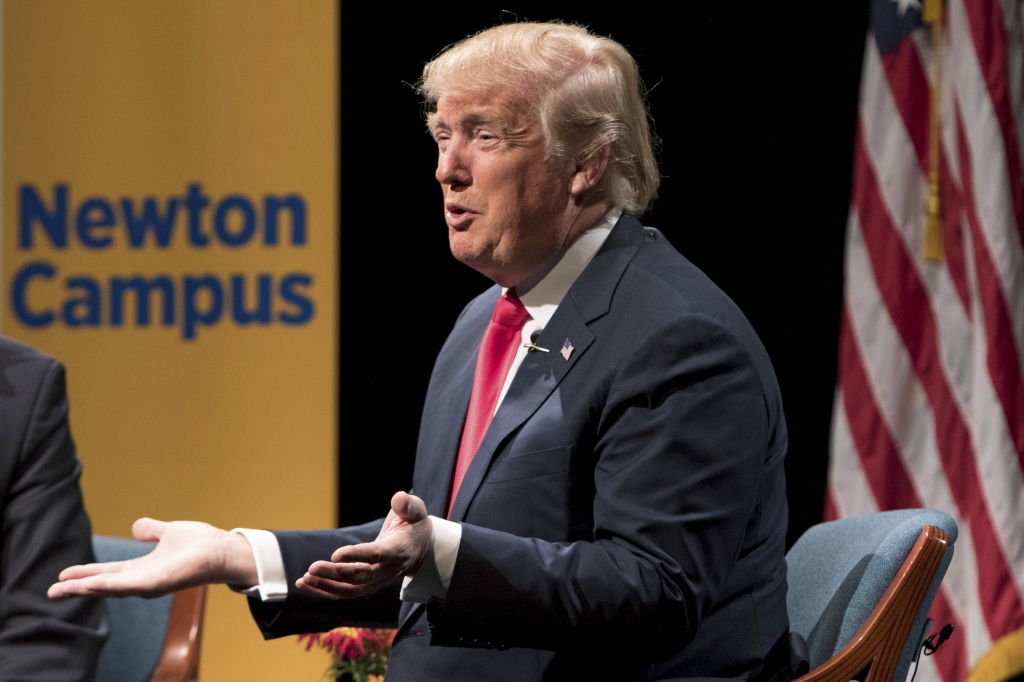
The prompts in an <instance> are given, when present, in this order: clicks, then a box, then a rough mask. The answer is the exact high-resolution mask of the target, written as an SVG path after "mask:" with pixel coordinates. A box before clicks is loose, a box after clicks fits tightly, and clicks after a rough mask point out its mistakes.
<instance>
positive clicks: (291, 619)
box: [249, 519, 402, 639]
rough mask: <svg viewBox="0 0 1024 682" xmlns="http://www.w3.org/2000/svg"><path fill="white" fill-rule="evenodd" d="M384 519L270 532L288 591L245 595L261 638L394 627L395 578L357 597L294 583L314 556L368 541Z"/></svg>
mask: <svg viewBox="0 0 1024 682" xmlns="http://www.w3.org/2000/svg"><path fill="white" fill-rule="evenodd" d="M383 523H384V519H377V520H375V521H371V522H369V523H365V524H363V525H361V526H351V527H349V528H339V529H336V530H317V531H274V535H275V536H276V537H277V542H278V545H279V546H280V548H281V558H282V559H283V560H284V571H285V579H286V582H287V584H288V596H287V597H286V598H285V600H284V601H283V602H263V601H261V600H260V599H259V598H253V597H250V598H249V610H250V611H251V612H252V615H253V618H254V619H255V620H256V624H257V625H258V626H259V628H260V631H261V632H262V633H263V636H264V638H266V639H272V638H274V637H283V636H285V635H293V634H302V633H306V632H324V631H327V630H330V629H332V628H336V627H340V626H342V625H347V626H352V627H391V628H393V627H397V624H398V609H399V607H400V606H401V602H400V601H399V598H398V593H399V591H400V590H401V587H402V582H401V580H396V581H395V582H394V583H392V584H391V585H388V586H387V587H385V588H383V589H381V590H378V591H377V592H374V593H373V594H371V595H367V596H365V597H360V598H358V599H338V600H335V599H322V598H320V597H314V596H312V595H309V594H307V593H305V592H301V591H299V589H298V588H297V587H295V581H296V580H298V579H299V578H301V577H302V576H303V575H304V574H305V573H306V569H308V568H309V566H310V564H312V563H313V562H314V561H321V560H328V561H329V560H330V558H331V554H333V553H334V550H336V549H337V548H339V547H344V546H346V545H354V544H359V543H361V542H372V541H373V540H374V539H375V538H376V537H377V534H378V533H380V529H381V526H382V525H383Z"/></svg>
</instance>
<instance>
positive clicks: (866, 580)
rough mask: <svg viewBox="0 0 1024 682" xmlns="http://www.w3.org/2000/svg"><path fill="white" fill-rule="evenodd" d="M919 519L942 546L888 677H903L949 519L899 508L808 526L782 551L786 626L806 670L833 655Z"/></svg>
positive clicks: (903, 554)
mask: <svg viewBox="0 0 1024 682" xmlns="http://www.w3.org/2000/svg"><path fill="white" fill-rule="evenodd" d="M926 525H932V526H935V527H937V528H940V529H942V530H944V531H945V532H946V533H947V534H948V535H949V547H948V549H947V550H946V553H945V555H944V556H943V557H942V561H941V563H940V564H939V568H938V570H937V571H936V572H935V578H934V579H933V580H932V583H931V585H930V586H929V588H928V593H927V594H926V595H925V599H924V602H923V603H922V605H921V609H920V610H919V612H918V614H917V617H916V619H915V620H914V625H913V627H912V628H911V630H910V637H909V638H908V640H907V643H906V645H905V646H904V648H903V653H902V655H901V656H900V661H899V664H898V665H897V666H896V672H895V674H894V675H893V680H898V681H899V682H902V681H903V680H905V679H906V676H907V671H908V670H909V669H910V662H911V659H912V658H913V655H914V648H915V646H916V645H917V643H918V641H920V638H921V633H922V631H923V629H924V623H925V619H926V618H927V615H928V609H929V608H930V607H931V604H932V600H933V599H934V598H935V593H936V591H937V590H938V589H939V583H940V582H941V581H942V576H943V575H944V574H945V573H946V568H947V567H948V566H949V561H950V559H952V558H953V543H954V542H955V541H956V536H957V529H956V523H955V522H954V521H953V519H951V518H950V517H949V516H948V515H947V514H944V513H942V512H940V511H934V510H931V509H904V510H900V511H891V512H881V513H878V514H870V515H868V516H860V517H856V518H851V519H842V520H840V521H832V522H829V523H822V524H819V525H817V526H814V527H813V528H811V529H810V530H808V531H807V532H806V533H804V534H803V536H802V537H801V538H800V539H799V540H798V541H797V543H796V544H795V545H793V548H792V549H790V550H789V553H788V554H787V555H786V561H787V563H788V564H789V594H788V596H787V598H786V606H787V610H788V611H789V628H790V631H791V632H795V633H799V634H800V635H802V636H803V637H804V639H806V640H807V648H808V652H809V654H810V667H811V670H814V669H815V668H816V667H818V666H820V665H821V664H822V663H824V662H825V661H827V660H828V659H829V658H831V657H832V656H833V655H834V654H836V653H838V652H839V650H840V649H842V648H843V647H844V646H845V645H846V643H847V642H849V641H850V639H852V638H853V636H854V635H855V634H856V633H857V630H858V629H860V626H861V625H862V624H863V623H864V621H865V620H867V618H868V616H869V615H870V614H871V611H872V610H873V609H874V608H875V605H876V604H877V603H878V601H879V599H881V597H882V594H883V593H884V592H885V590H886V588H888V587H889V583H891V582H892V580H893V578H894V577H895V576H896V573H897V571H899V568H900V566H901V565H902V564H903V561H904V559H906V558H907V554H908V553H909V552H910V549H911V548H912V547H913V546H914V543H915V542H916V541H917V537H918V535H920V533H921V530H922V529H923V528H924V527H925V526H926Z"/></svg>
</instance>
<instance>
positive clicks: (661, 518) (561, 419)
mask: <svg viewBox="0 0 1024 682" xmlns="http://www.w3.org/2000/svg"><path fill="white" fill-rule="evenodd" d="M500 293H501V290H500V288H499V287H497V286H495V287H492V288H491V289H489V290H488V291H486V292H484V293H483V294H481V295H480V296H478V297H477V298H476V299H475V300H473V301H472V302H471V303H470V304H469V305H468V306H467V307H466V308H465V310H463V312H462V314H461V316H460V317H459V319H458V321H457V322H456V324H455V328H454V329H453V330H452V332H451V335H450V336H449V337H448V340H447V341H446V343H445V345H444V347H443V348H442V349H441V352H440V354H439V355H438V358H437V362H436V364H435V366H434V371H433V375H432V376H431V379H430V387H429V390H428V392H427V398H426V403H425V406H424V410H423V417H422V423H421V426H420V436H419V443H418V448H417V453H416V467H415V474H414V479H413V492H415V493H416V494H417V495H419V496H420V497H422V498H423V500H424V501H425V502H426V505H427V509H428V510H429V511H430V513H431V514H433V515H437V516H442V517H443V516H444V514H445V512H446V510H447V504H448V495H449V492H450V489H451V480H452V472H453V468H454V465H455V459H456V454H457V451H458V447H459V440H460V436H461V431H462V423H463V420H464V418H465V414H466V410H467V406H468V404H469V397H470V391H471V388H472V383H473V371H474V367H475V363H476V355H477V347H478V345H479V342H480V339H481V338H482V336H483V333H484V329H485V328H486V326H487V322H488V320H489V319H490V317H491V313H492V310H493V307H494V303H495V300H496V299H497V297H498V296H499V295H500ZM566 340H568V341H569V342H570V343H571V344H572V346H573V347H574V350H573V351H572V353H571V355H570V356H569V358H568V359H567V360H566V359H564V358H563V356H562V355H561V354H560V353H559V352H558V350H559V349H561V348H562V346H563V344H564V343H565V342H566ZM537 343H538V345H540V346H542V347H545V348H549V349H551V352H550V353H540V352H536V353H530V354H528V355H527V356H526V358H525V360H524V361H523V363H522V365H521V366H520V367H519V370H518V372H517V373H516V375H515V378H514V380H513V381H512V384H511V385H510V387H509V390H508V393H507V394H506V396H505V398H504V401H503V402H502V404H501V406H500V407H499V409H498V411H497V412H496V414H495V416H494V420H493V422H492V423H491V426H490V428H489V429H488V431H487V434H486V436H485V438H484V440H483V443H482V444H481V446H480V449H479V450H478V452H477V454H476V456H475V458H474V459H473V462H472V464H471V466H470V467H469V470H468V472H467V473H466V477H465V479H464V480H463V483H462V486H461V488H460V490H459V494H458V497H457V498H456V500H455V504H454V507H453V509H452V513H451V517H450V518H451V520H453V521H457V522H461V523H462V542H461V545H460V547H459V553H458V558H457V560H456V563H455V570H454V573H453V575H452V579H451V584H450V586H449V588H448V594H447V596H446V598H445V599H444V601H443V602H441V601H435V602H434V603H432V604H430V605H428V606H426V607H425V606H423V605H414V604H408V603H406V604H402V603H400V602H399V601H398V598H397V592H398V587H399V586H398V585H397V584H396V585H393V586H392V587H391V588H389V589H386V590H382V591H380V592H378V593H377V594H375V595H373V596H371V597H367V598H363V599H357V600H352V601H343V602H328V601H327V600H319V599H315V598H310V597H306V596H304V595H302V594H300V593H297V592H293V593H290V594H289V597H288V599H287V600H286V602H285V603H284V605H283V606H281V605H272V604H262V603H260V602H257V601H251V606H252V608H253V613H254V615H255V617H256V619H257V622H258V623H259V624H260V626H261V628H262V629H263V631H264V633H265V635H266V636H280V635H283V634H289V633H294V632H303V631H311V630H319V629H326V628H330V627H336V626H338V625H341V624H352V625H360V624H362V625H391V626H394V625H395V624H400V630H399V634H398V637H397V639H396V645H395V647H394V649H393V652H392V657H391V663H390V666H389V669H388V680H389V681H392V682H393V681H396V680H397V681H402V680H438V681H440V680H510V681H511V680H542V679H543V680H554V679H585V678H593V679H615V680H629V679H641V680H655V679H664V678H670V677H683V676H718V677H744V678H756V679H767V678H768V677H770V676H771V675H772V674H774V673H776V672H778V671H779V670H780V669H781V668H782V667H784V665H785V660H784V659H788V627H789V626H788V620H787V616H786V566H785V559H784V550H785V537H786V521H787V507H786V497H785V478H784V471H783V460H784V457H785V453H786V443H787V438H786V427H785V421H784V418H783V413H782V401H781V397H780V393H779V388H778V385H777V383H776V379H775V374H774V372H773V370H772V367H771V363H770V361H769V359H768V356H767V354H766V352H765V350H764V348H763V346H762V345H761V343H760V341H759V340H758V338H757V335H756V334H755V333H754V330H753V329H752V328H751V326H750V324H749V323H748V322H747V320H746V318H745V317H744V316H743V314H742V313H741V312H740V310H739V309H738V308H737V307H736V305H735V304H734V303H733V302H732V301H731V300H729V298H728V297H727V296H726V295H725V294H724V293H723V292H722V291H721V290H720V289H718V287H716V286H715V285H714V284H713V283H712V282H711V281H710V280H709V279H708V278H707V277H706V276H705V275H704V274H703V273H702V272H700V270H698V269H697V268H696V267H695V266H694V265H692V264H691V263H690V262H689V261H687V260H686V259H685V258H683V256H681V255H680V254H679V252H677V251H676V250H675V249H674V248H673V247H672V246H671V245H670V244H669V243H668V242H667V241H666V240H665V238H664V237H663V236H662V235H661V233H659V232H658V231H657V230H653V229H650V228H644V227H642V226H641V225H640V223H639V222H638V221H637V220H636V218H634V217H632V216H630V215H628V214H624V215H623V217H622V218H621V219H620V220H619V222H618V224H617V225H616V226H615V228H614V229H613V230H612V232H611V233H610V235H609V237H608V239H607V241H606V242H605V244H604V245H603V246H602V248H601V250H600V251H599V252H598V254H597V255H596V256H595V257H594V259H593V260H592V261H591V262H590V264H589V265H588V266H587V268H586V269H585V270H584V271H583V273H582V274H581V275H580V277H579V278H578V279H577V281H576V282H575V283H574V284H573V286H572V287H571V289H570V290H569V292H568V294H567V295H566V297H565V298H564V299H563V301H562V303H561V304H560V305H559V307H558V309H557V311H556V312H555V314H554V316H553V317H552V318H551V320H550V322H549V323H548V325H547V327H546V328H545V329H544V331H543V333H542V334H541V336H540V338H539V339H538V340H537ZM380 525H381V522H380V521H376V522H373V523H370V524H366V525H364V526H360V527H355V528H347V529H340V530H331V531H317V532H300V533H278V534H277V538H278V541H279V543H280V546H281V550H282V554H283V556H284V559H285V567H286V572H287V576H288V580H289V583H292V582H294V580H296V579H297V578H299V577H301V575H302V574H303V573H304V572H305V570H306V568H307V567H308V566H309V565H310V564H311V563H312V562H313V561H315V560H317V559H324V558H327V557H329V556H330V554H331V552H332V551H333V550H334V549H335V548H336V547H338V546H341V545H344V544H348V543H353V542H363V541H367V540H370V539H372V538H373V537H375V536H376V534H377V531H378V530H379V528H380ZM290 589H293V588H290ZM766 661H767V663H766ZM581 676H582V677H581Z"/></svg>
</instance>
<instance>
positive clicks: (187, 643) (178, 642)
mask: <svg viewBox="0 0 1024 682" xmlns="http://www.w3.org/2000/svg"><path fill="white" fill-rule="evenodd" d="M92 545H93V552H94V553H95V554H96V560H97V561H100V562H107V561H124V560H126V559H134V558H136V557H140V556H143V555H145V554H148V553H149V552H151V551H152V550H153V548H154V547H155V546H156V544H155V543H152V542H138V541H136V540H124V539H121V538H111V537H104V536H100V535H94V536H93V539H92ZM205 601H206V587H193V588H191V589H187V590H182V591H180V592H175V593H174V594H169V595H167V596H164V597H159V598H157V599H141V598H139V597H127V598H124V599H108V600H107V611H108V612H109V614H110V638H109V639H108V640H107V643H106V645H105V646H104V647H103V651H102V652H101V653H100V660H99V666H98V668H97V672H96V682H195V680H197V679H198V677H199V644H200V640H201V638H202V627H203V605H204V602H205Z"/></svg>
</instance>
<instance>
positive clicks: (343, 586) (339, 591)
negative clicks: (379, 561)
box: [302, 573, 377, 599]
mask: <svg viewBox="0 0 1024 682" xmlns="http://www.w3.org/2000/svg"><path fill="white" fill-rule="evenodd" d="M302 582H303V583H305V584H306V585H308V586H309V587H312V588H314V589H316V590H319V591H321V592H325V593H327V594H330V595H332V596H334V597H340V598H341V599H354V598H355V597H362V596H363V595H367V594H371V593H373V592H376V591H377V587H376V586H372V585H350V584H348V583H343V582H336V581H333V580H327V579H325V578H318V577H317V576H315V575H311V574H309V573H307V574H306V575H304V576H302Z"/></svg>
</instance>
